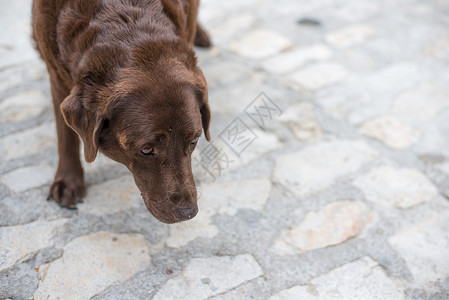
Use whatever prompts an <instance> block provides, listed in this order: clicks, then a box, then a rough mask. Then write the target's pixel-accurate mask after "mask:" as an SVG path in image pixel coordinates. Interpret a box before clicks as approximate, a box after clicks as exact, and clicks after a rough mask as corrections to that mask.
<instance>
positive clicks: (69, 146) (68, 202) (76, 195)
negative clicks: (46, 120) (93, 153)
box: [49, 74, 86, 209]
mask: <svg viewBox="0 0 449 300" xmlns="http://www.w3.org/2000/svg"><path fill="white" fill-rule="evenodd" d="M50 83H51V94H52V97H53V109H54V113H55V121H56V131H57V135H58V153H59V162H58V169H57V171H56V175H55V180H54V182H53V184H52V186H51V188H50V193H49V198H53V199H54V200H55V201H56V202H57V203H58V204H59V205H60V206H62V207H67V208H72V209H74V208H76V204H77V202H78V201H79V200H80V199H81V197H84V196H85V194H86V190H85V187H84V175H83V168H82V166H81V161H80V150H79V148H80V141H79V137H78V135H77V134H76V133H75V132H74V131H73V130H72V129H70V127H68V126H67V124H66V123H65V121H64V118H63V116H62V113H61V110H60V107H59V106H60V104H61V102H62V101H63V100H64V98H65V97H67V96H68V95H69V92H70V91H68V90H67V89H66V88H64V87H63V85H62V84H61V81H60V79H59V78H58V76H57V75H55V74H50Z"/></svg>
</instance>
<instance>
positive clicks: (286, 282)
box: [0, 0, 449, 300]
mask: <svg viewBox="0 0 449 300" xmlns="http://www.w3.org/2000/svg"><path fill="white" fill-rule="evenodd" d="M0 7H1V10H0V27H1V28H2V31H1V34H0V36H1V39H0V299H4V298H11V299H29V298H30V297H34V299H36V300H39V299H151V298H153V299H195V300H196V299H270V300H275V299H276V300H278V299H381V300H389V299H449V203H448V199H449V122H448V121H447V120H448V119H449V29H448V28H449V17H448V16H449V2H447V1H445V0H422V1H418V0H377V1H371V0H358V1H351V0H332V1H331V0H313V1H306V0H278V1H269V0H239V1H217V0H202V8H201V15H200V18H201V20H202V22H203V24H204V25H205V27H206V28H207V29H208V30H209V31H210V33H211V34H212V37H213V40H214V44H215V47H214V48H212V49H210V50H198V56H199V60H200V64H201V66H202V68H203V70H204V72H205V74H206V77H207V79H208V82H209V88H210V104H211V107H212V111H213V122H212V132H211V135H212V137H213V143H211V144H208V143H206V142H205V141H204V140H202V141H201V143H200V145H199V149H198V150H196V154H195V159H194V165H195V175H196V180H197V182H198V189H199V192H200V199H199V206H200V213H199V214H198V216H196V217H195V219H194V220H192V221H189V222H185V223H182V224H176V225H165V224H162V223H160V222H158V221H156V220H155V219H154V218H153V217H152V216H151V215H150V214H149V213H148V212H147V210H146V209H145V207H144V205H143V201H142V200H141V199H140V197H139V192H138V190H137V189H136V187H135V185H134V183H133V180H132V178H131V176H130V174H129V173H128V171H127V170H126V169H125V168H124V167H122V166H121V165H118V164H117V163H114V162H112V161H110V160H108V159H106V158H104V157H101V156H100V157H99V158H98V159H97V161H95V162H94V163H93V164H92V165H87V164H86V181H87V185H88V196H87V197H86V199H85V200H84V203H83V204H80V205H79V208H78V210H77V211H69V210H65V209H60V208H59V207H58V206H57V205H56V204H55V203H54V202H47V201H45V198H46V195H47V191H48V188H49V184H50V183H51V181H52V177H53V173H54V171H55V167H56V162H57V155H56V139H55V128H54V121H53V116H52V109H51V106H50V104H51V101H50V96H49V85H48V77H47V75H46V72H45V67H44V65H43V63H42V62H41V61H40V60H39V59H38V57H37V54H36V53H35V51H34V50H33V49H32V47H31V43H30V39H29V36H30V27H29V19H30V13H29V11H30V0H20V1H19V0H17V1H6V0H1V1H0ZM261 92H264V94H260V93H261Z"/></svg>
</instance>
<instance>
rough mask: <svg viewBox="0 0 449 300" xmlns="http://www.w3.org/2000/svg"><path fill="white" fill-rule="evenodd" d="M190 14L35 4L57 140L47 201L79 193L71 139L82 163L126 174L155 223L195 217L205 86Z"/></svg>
mask: <svg viewBox="0 0 449 300" xmlns="http://www.w3.org/2000/svg"><path fill="white" fill-rule="evenodd" d="M197 9H198V0H34V2H33V38H34V39H35V41H36V45H37V49H38V51H39V52H40V54H41V56H42V58H43V60H44V61H45V62H46V64H47V68H48V72H49V74H50V82H51V92H52V97H53V106H54V113H55V118H56V126H57V135H58V152H59V164H58V170H57V172H56V175H55V181H54V183H53V185H52V186H51V189H50V196H51V197H52V198H53V199H54V200H55V201H56V202H57V203H59V204H60V205H61V206H63V207H68V208H75V207H76V203H77V199H78V198H79V197H83V196H84V195H85V187H84V178H83V169H82V167H81V163H80V157H79V156H80V153H79V138H78V136H79V137H80V138H81V139H82V141H83V144H84V157H85V159H86V161H87V162H93V161H94V160H95V157H96V155H97V152H98V150H100V151H101V152H102V153H104V154H105V155H106V156H108V157H110V158H111V159H113V160H115V161H118V162H120V163H122V164H124V165H125V166H126V167H128V169H129V170H130V171H131V173H132V174H133V176H134V180H135V182H136V184H137V186H138V187H139V189H140V191H141V194H142V197H143V200H144V202H145V205H146V207H147V208H148V210H149V211H150V212H151V213H152V214H153V215H154V216H155V217H156V218H157V219H159V220H160V221H162V222H165V223H174V222H178V221H183V220H187V219H190V218H193V217H194V216H195V215H196V213H197V211H198V207H197V204H196V198H197V193H196V187H195V182H194V179H193V175H192V170H191V153H192V151H193V150H194V149H195V146H196V143H197V141H198V138H199V137H200V135H201V132H202V129H203V130H204V133H205V136H206V139H207V140H210V137H209V122H210V110H209V105H208V99H207V85H206V81H205V79H204V76H203V74H202V72H201V70H200V69H199V68H198V66H197V62H196V58H195V54H194V52H193V49H192V45H193V43H194V42H195V45H199V46H206V47H207V46H209V45H210V42H209V38H208V36H207V34H206V33H205V32H204V30H202V29H201V27H199V25H198V24H197ZM77 134H78V135H77Z"/></svg>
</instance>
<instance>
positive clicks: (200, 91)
mask: <svg viewBox="0 0 449 300" xmlns="http://www.w3.org/2000/svg"><path fill="white" fill-rule="evenodd" d="M196 81H197V83H196V89H197V91H196V92H197V97H198V101H199V105H200V113H201V122H202V124H203V130H204V135H205V136H206V140H208V141H209V142H210V133H209V125H210V118H211V113H210V108H209V100H208V95H207V83H206V79H205V78H204V75H203V72H202V71H201V69H200V68H198V67H197V68H196Z"/></svg>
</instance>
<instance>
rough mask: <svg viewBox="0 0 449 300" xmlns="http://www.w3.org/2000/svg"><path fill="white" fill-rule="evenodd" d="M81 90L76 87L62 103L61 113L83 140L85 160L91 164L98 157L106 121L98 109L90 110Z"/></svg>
mask: <svg viewBox="0 0 449 300" xmlns="http://www.w3.org/2000/svg"><path fill="white" fill-rule="evenodd" d="M87 105H88V103H86V101H85V99H83V96H82V93H81V91H80V89H79V88H77V87H74V88H73V89H72V91H71V93H70V95H69V96H67V98H65V99H64V101H63V102H62V103H61V106H60V108H61V112H62V115H63V116H64V119H65V122H66V123H67V125H68V126H69V127H70V128H72V129H73V130H74V131H75V132H76V133H77V134H78V135H79V136H80V138H81V139H82V140H83V144H84V158H85V160H86V161H87V162H88V163H91V162H93V161H94V160H95V158H96V157H97V152H98V144H99V140H100V131H101V128H102V126H103V122H104V120H105V118H104V116H103V114H102V113H99V112H98V110H97V109H88V108H87V107H86V106H87Z"/></svg>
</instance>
